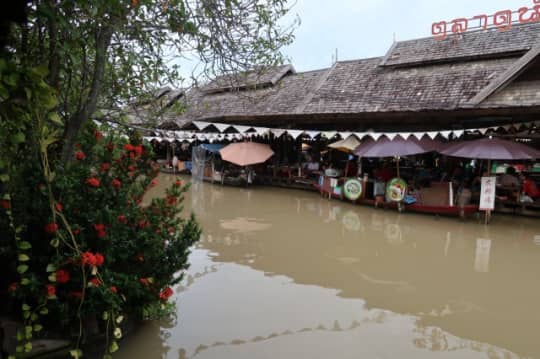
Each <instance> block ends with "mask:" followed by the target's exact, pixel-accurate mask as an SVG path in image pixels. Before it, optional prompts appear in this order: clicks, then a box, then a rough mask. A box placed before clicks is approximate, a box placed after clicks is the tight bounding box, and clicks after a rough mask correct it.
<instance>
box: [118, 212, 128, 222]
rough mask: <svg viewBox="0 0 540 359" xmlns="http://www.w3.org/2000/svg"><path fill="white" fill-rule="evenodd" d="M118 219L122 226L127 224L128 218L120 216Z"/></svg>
mask: <svg viewBox="0 0 540 359" xmlns="http://www.w3.org/2000/svg"><path fill="white" fill-rule="evenodd" d="M116 219H117V220H118V222H120V223H122V224H127V218H126V216H124V215H123V214H120V215H118V217H116Z"/></svg>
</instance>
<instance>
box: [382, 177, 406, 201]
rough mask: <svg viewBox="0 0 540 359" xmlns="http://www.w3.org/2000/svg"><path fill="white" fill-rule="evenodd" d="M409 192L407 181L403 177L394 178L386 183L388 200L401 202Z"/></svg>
mask: <svg viewBox="0 0 540 359" xmlns="http://www.w3.org/2000/svg"><path fill="white" fill-rule="evenodd" d="M406 194H407V183H406V182H405V181H404V180H403V179H401V178H394V179H392V180H390V182H388V184H387V185H386V200H387V201H388V202H401V201H403V199H404V198H405V195H406Z"/></svg>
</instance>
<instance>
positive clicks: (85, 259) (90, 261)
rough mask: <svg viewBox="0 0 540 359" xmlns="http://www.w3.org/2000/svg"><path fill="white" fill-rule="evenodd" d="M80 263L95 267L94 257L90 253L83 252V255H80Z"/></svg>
mask: <svg viewBox="0 0 540 359" xmlns="http://www.w3.org/2000/svg"><path fill="white" fill-rule="evenodd" d="M81 262H82V264H84V265H89V266H95V265H96V257H95V256H94V254H93V253H92V252H84V253H83V254H81Z"/></svg>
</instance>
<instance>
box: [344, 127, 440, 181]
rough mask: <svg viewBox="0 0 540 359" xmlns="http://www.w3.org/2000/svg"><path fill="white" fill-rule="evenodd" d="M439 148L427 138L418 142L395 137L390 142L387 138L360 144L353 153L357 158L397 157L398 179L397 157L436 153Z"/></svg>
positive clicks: (413, 138)
mask: <svg viewBox="0 0 540 359" xmlns="http://www.w3.org/2000/svg"><path fill="white" fill-rule="evenodd" d="M440 147H442V144H441V143H440V142H438V141H434V140H432V139H428V138H422V139H421V140H419V139H417V138H416V137H414V136H411V137H409V138H408V139H404V138H403V137H401V136H396V137H394V139H393V140H390V139H389V138H387V137H381V138H379V139H378V140H377V141H371V142H366V143H363V144H361V145H360V146H358V147H357V148H356V149H355V150H354V152H353V153H354V154H355V155H357V156H358V157H398V159H397V162H396V168H397V175H398V177H399V157H403V156H411V155H419V154H422V153H427V152H431V151H438V150H439V149H440Z"/></svg>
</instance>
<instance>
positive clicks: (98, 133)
mask: <svg viewBox="0 0 540 359" xmlns="http://www.w3.org/2000/svg"><path fill="white" fill-rule="evenodd" d="M94 137H95V138H96V142H99V140H101V138H102V137H103V134H102V133H101V132H100V131H98V130H96V131H95V132H94Z"/></svg>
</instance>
